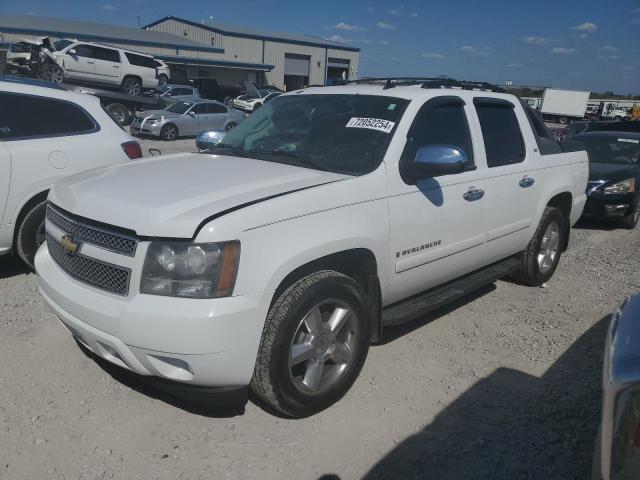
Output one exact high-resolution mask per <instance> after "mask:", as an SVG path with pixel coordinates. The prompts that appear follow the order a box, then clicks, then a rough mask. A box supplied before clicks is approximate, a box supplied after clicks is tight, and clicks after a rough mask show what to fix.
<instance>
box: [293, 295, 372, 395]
mask: <svg viewBox="0 0 640 480" xmlns="http://www.w3.org/2000/svg"><path fill="white" fill-rule="evenodd" d="M358 336H359V328H358V318H357V317H356V313H355V312H354V311H353V310H352V309H351V307H349V306H348V305H347V304H346V303H345V302H343V301H341V300H337V299H330V300H325V301H323V302H321V303H319V304H318V305H316V306H315V307H313V308H312V309H311V310H310V311H309V312H308V313H307V314H306V315H305V316H304V318H303V319H302V320H301V321H300V324H299V325H298V327H297V329H296V332H295V334H294V336H293V341H292V342H291V346H290V348H289V376H290V378H291V380H292V382H293V384H294V386H295V387H296V388H297V389H298V390H300V391H301V392H303V393H306V394H312V395H313V394H320V393H324V392H326V391H327V390H329V389H331V387H332V386H334V385H335V384H336V383H337V382H338V381H339V380H340V379H341V378H342V377H343V376H344V374H345V373H346V372H347V370H348V368H349V366H350V365H351V363H352V362H353V359H354V357H355V355H354V354H355V349H356V346H357V345H358Z"/></svg>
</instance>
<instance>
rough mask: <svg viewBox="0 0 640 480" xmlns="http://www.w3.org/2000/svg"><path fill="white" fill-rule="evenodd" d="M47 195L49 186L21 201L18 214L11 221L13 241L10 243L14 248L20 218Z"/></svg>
mask: <svg viewBox="0 0 640 480" xmlns="http://www.w3.org/2000/svg"><path fill="white" fill-rule="evenodd" d="M48 196H49V188H47V189H46V190H43V191H41V192H39V193H36V194H35V195H33V196H32V197H31V198H30V199H29V200H27V201H26V202H25V203H23V204H22V206H21V207H20V210H19V213H18V216H17V217H16V219H15V222H14V223H13V224H14V229H13V242H12V244H13V247H14V248H15V244H16V239H17V236H18V230H19V228H18V226H19V225H20V223H21V222H22V219H23V218H24V217H25V216H26V215H27V213H28V212H29V210H31V209H32V208H33V207H35V206H36V205H37V204H39V203H42V202H44V201H46V200H47V197H48Z"/></svg>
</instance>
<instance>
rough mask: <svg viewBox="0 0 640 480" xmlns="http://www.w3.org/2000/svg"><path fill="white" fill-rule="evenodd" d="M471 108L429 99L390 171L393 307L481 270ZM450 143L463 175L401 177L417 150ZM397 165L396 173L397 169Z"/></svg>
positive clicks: (481, 202) (479, 187) (481, 209)
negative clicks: (465, 161) (460, 154)
mask: <svg viewBox="0 0 640 480" xmlns="http://www.w3.org/2000/svg"><path fill="white" fill-rule="evenodd" d="M470 118H471V117H470V116H469V106H468V105H466V104H465V101H464V100H463V99H462V98H460V97H457V96H447V97H436V98H434V99H431V100H428V101H427V102H426V103H425V104H424V105H423V106H422V107H421V109H420V111H419V112H418V114H417V115H416V116H415V119H414V122H413V124H412V126H411V127H410V129H409V132H408V134H407V141H406V145H405V147H404V151H403V153H402V157H401V158H400V159H399V162H398V163H397V164H396V165H395V166H393V167H391V166H390V167H388V168H389V171H390V174H389V177H390V179H389V180H390V182H389V183H390V185H389V216H390V227H391V228H390V252H389V254H390V262H389V264H390V266H391V268H392V272H391V275H390V278H391V283H390V285H389V287H390V288H389V294H390V295H389V300H388V301H390V302H395V301H399V300H401V299H403V298H407V297H409V296H411V295H414V294H416V293H419V292H421V291H424V290H427V289H429V288H432V287H435V286H438V285H441V284H442V283H445V282H447V281H450V280H453V279H455V278H457V277H459V276H462V275H465V274H467V273H470V272H472V271H474V270H477V269H478V268H480V267H482V266H483V263H484V259H483V258H484V255H483V248H484V244H485V241H486V229H485V218H484V216H485V208H486V207H485V203H486V202H485V199H484V188H485V181H484V179H483V178H482V177H483V175H485V173H486V172H485V170H486V169H485V165H484V164H483V163H480V162H479V161H478V160H479V159H481V158H482V157H481V155H478V151H477V149H476V148H475V146H476V144H477V143H478V139H477V138H473V135H472V133H471V132H473V131H474V130H473V129H470V128H469V124H470V123H471V122H470V121H469V119H470ZM428 145H448V146H454V147H457V148H459V149H461V150H463V151H464V152H465V153H466V155H467V157H468V158H469V166H468V168H467V169H466V171H464V172H461V173H458V174H452V175H444V176H440V177H433V178H424V179H419V180H417V181H415V179H410V178H406V175H405V174H404V173H403V167H402V165H403V163H405V162H412V161H414V159H415V156H416V152H417V150H418V149H419V148H421V147H423V146H428ZM394 167H395V168H394Z"/></svg>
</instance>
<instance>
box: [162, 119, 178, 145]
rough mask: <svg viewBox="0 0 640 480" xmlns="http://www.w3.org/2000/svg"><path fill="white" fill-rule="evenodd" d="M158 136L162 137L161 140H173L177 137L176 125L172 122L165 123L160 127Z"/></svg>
mask: <svg viewBox="0 0 640 480" xmlns="http://www.w3.org/2000/svg"><path fill="white" fill-rule="evenodd" d="M160 137H162V139H163V140H166V141H168V142H172V141H173V140H175V139H176V138H178V127H176V126H175V125H174V124H172V123H167V124H166V125H165V126H164V127H162V130H160Z"/></svg>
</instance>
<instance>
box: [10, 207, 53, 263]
mask: <svg viewBox="0 0 640 480" xmlns="http://www.w3.org/2000/svg"><path fill="white" fill-rule="evenodd" d="M46 210H47V202H46V201H44V202H40V203H38V204H37V205H34V206H33V207H32V208H31V209H30V210H29V211H28V212H27V214H26V215H25V216H24V217H23V218H22V221H21V222H20V226H19V227H18V233H17V235H16V250H17V252H18V256H19V257H20V258H21V259H22V260H23V261H24V263H26V264H27V265H29V266H30V267H31V268H34V265H33V260H34V258H35V256H36V252H37V251H38V248H39V247H40V245H42V243H43V242H44V241H45V239H46V237H45V232H44V217H45V213H46Z"/></svg>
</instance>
